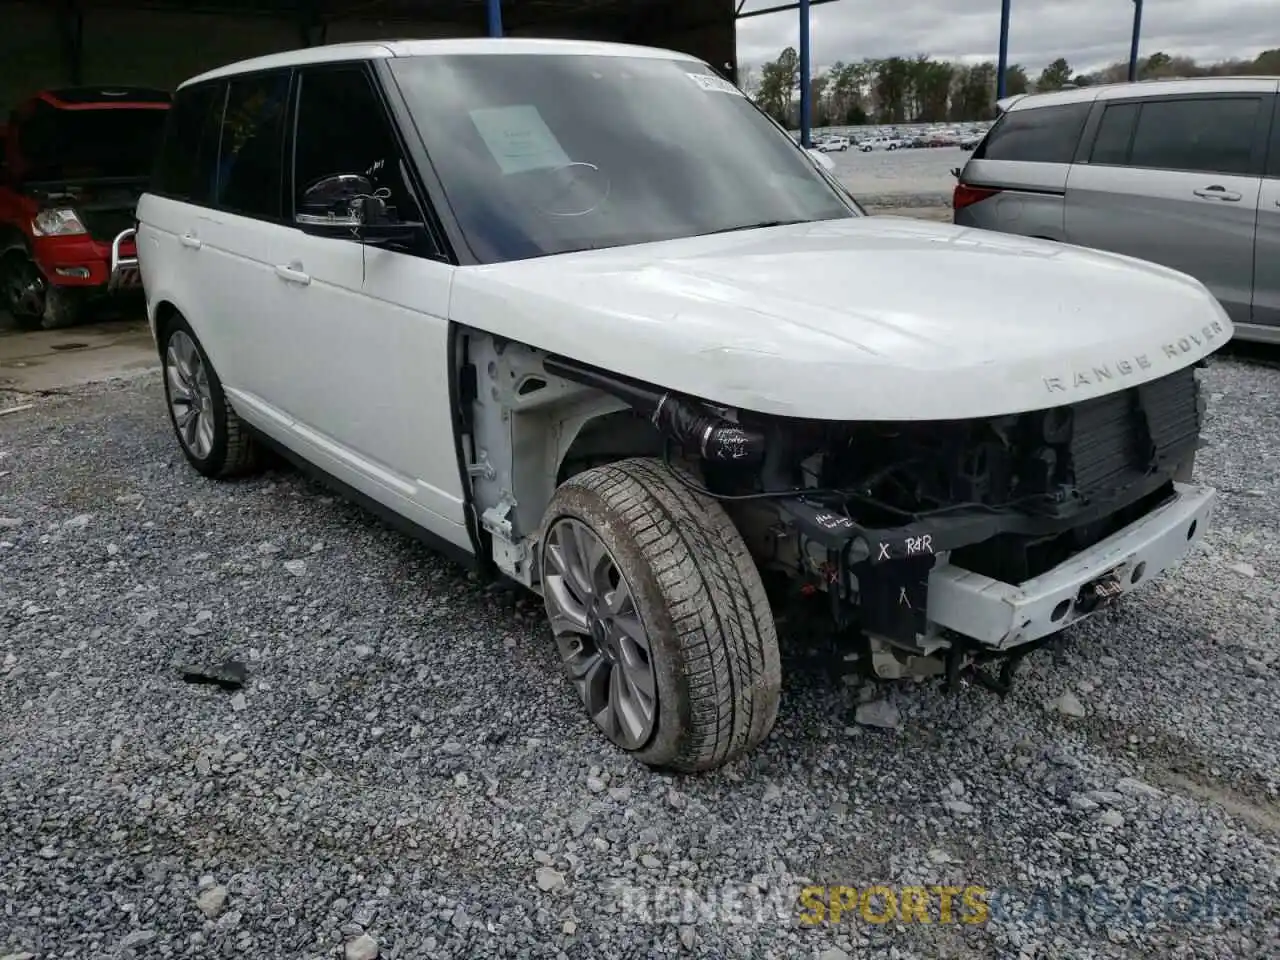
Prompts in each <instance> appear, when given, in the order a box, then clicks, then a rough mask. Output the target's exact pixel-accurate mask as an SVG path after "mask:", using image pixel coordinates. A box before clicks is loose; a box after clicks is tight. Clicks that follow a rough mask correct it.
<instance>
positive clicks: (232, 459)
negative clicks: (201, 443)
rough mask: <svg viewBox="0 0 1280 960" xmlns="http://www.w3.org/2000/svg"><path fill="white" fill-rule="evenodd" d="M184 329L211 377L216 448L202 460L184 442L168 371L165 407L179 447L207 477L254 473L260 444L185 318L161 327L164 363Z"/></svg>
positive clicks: (172, 318)
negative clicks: (171, 345) (175, 412)
mask: <svg viewBox="0 0 1280 960" xmlns="http://www.w3.org/2000/svg"><path fill="white" fill-rule="evenodd" d="M180 330H181V331H182V332H184V333H185V334H186V335H187V336H188V337H190V338H191V340H192V342H193V343H194V344H195V346H196V349H197V350H198V351H199V352H200V359H201V361H202V362H203V363H204V366H205V370H206V372H207V374H208V377H209V391H210V395H211V397H212V400H213V445H212V447H211V448H210V450H209V454H208V456H206V457H203V458H201V457H197V456H195V455H193V454H192V453H191V451H189V450H188V449H187V447H186V445H185V444H184V443H183V442H182V439H181V437H179V436H178V425H177V423H176V422H175V421H174V414H173V404H172V402H171V400H170V397H169V378H168V376H167V374H166V373H165V372H162V374H161V379H162V380H163V381H164V399H165V407H166V409H167V410H168V412H169V424H170V426H172V427H173V430H174V439H176V440H177V441H178V446H179V448H181V450H182V453H183V455H184V456H185V457H186V458H187V462H188V463H190V464H191V465H192V466H193V467H195V468H196V470H197V471H199V472H200V473H202V474H203V475H204V476H206V477H214V478H226V477H236V476H242V475H244V474H247V473H252V472H253V471H254V470H256V469H257V467H258V465H259V456H258V449H257V445H256V444H255V443H254V441H253V437H252V436H250V434H249V430H248V428H247V427H246V426H245V424H244V422H243V421H242V420H241V419H240V417H239V415H238V414H237V413H236V412H235V410H234V409H232V406H231V403H230V401H228V400H227V396H226V394H225V393H223V392H222V381H221V380H219V379H218V374H217V371H216V370H214V367H213V364H212V363H211V362H210V360H209V355H208V354H206V353H205V351H204V345H203V344H201V343H200V338H199V337H197V336H196V335H195V331H193V330H192V329H191V327H190V325H189V324H188V323H187V321H186V320H185V319H183V318H182V317H181V316H174V317H171V318H170V319H169V320H168V321H167V322H165V324H164V325H163V327H162V328H161V331H160V337H161V340H160V359H161V362H162V363H165V362H166V361H165V357H166V354H167V353H168V349H169V340H170V338H171V337H172V336H173V335H174V334H175V333H177V332H178V331H180ZM166 369H167V368H166Z"/></svg>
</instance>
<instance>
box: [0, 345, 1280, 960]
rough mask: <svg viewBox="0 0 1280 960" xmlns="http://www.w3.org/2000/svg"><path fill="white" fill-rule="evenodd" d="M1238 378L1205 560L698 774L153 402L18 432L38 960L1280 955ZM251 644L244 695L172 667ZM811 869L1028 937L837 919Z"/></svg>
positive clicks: (301, 485)
mask: <svg viewBox="0 0 1280 960" xmlns="http://www.w3.org/2000/svg"><path fill="white" fill-rule="evenodd" d="M1206 379H1207V384H1208V391H1209V392H1210V394H1211V396H1212V402H1211V408H1210V409H1211V422H1210V425H1209V430H1208V440H1209V447H1208V448H1207V449H1206V450H1205V451H1204V452H1203V453H1202V458H1201V463H1200V475H1201V477H1202V479H1204V480H1206V481H1208V482H1211V483H1214V484H1216V485H1217V486H1219V487H1220V489H1221V490H1222V500H1221V505H1220V512H1219V514H1218V519H1217V528H1216V529H1215V530H1214V531H1212V532H1211V533H1210V534H1209V535H1208V537H1207V539H1206V540H1205V542H1204V545H1203V548H1202V550H1201V551H1200V552H1199V555H1198V556H1196V557H1194V559H1193V561H1192V562H1190V563H1189V564H1187V565H1185V566H1184V567H1183V568H1182V569H1181V570H1180V571H1179V572H1178V573H1176V574H1175V575H1173V576H1171V577H1169V578H1168V579H1166V580H1165V581H1163V582H1161V583H1159V584H1158V585H1153V586H1151V587H1150V588H1148V589H1147V590H1146V591H1144V592H1141V593H1140V594H1139V595H1137V596H1136V597H1134V598H1132V599H1131V601H1130V602H1129V603H1128V604H1127V605H1125V606H1123V607H1121V608H1118V609H1117V610H1115V611H1114V612H1111V613H1109V614H1107V615H1105V616H1104V617H1102V618H1100V619H1097V620H1095V621H1093V622H1090V623H1088V624H1086V625H1083V626H1081V627H1079V628H1076V629H1075V630H1074V631H1073V632H1072V633H1071V634H1070V637H1069V643H1068V644H1066V645H1065V646H1064V648H1063V649H1062V650H1061V651H1060V652H1059V653H1058V654H1057V655H1056V656H1055V655H1051V654H1049V653H1047V652H1046V653H1040V654H1036V655H1035V656H1033V657H1032V658H1031V660H1030V661H1029V663H1028V665H1027V667H1026V668H1025V669H1024V671H1023V674H1022V681H1021V685H1020V686H1019V687H1018V688H1017V689H1016V690H1015V691H1014V693H1013V694H1012V695H1011V696H1010V697H1008V698H1007V699H1004V700H1001V699H999V698H997V697H995V696H994V695H992V694H990V693H987V692H984V691H981V690H978V689H973V688H970V689H967V690H965V691H963V692H962V693H960V694H957V695H946V694H944V693H942V692H940V691H938V690H936V689H934V688H933V687H928V686H923V685H917V686H902V687H886V688H884V689H882V690H880V691H869V692H868V693H865V694H864V693H861V692H860V691H858V690H856V689H852V688H850V687H848V686H846V685H844V684H842V683H839V682H837V681H834V680H833V679H832V678H831V677H829V676H828V675H826V674H825V673H823V672H822V671H821V670H818V669H816V668H814V667H811V666H807V665H806V661H803V660H801V659H797V658H792V659H791V661H790V662H789V664H788V665H789V671H788V673H787V675H786V688H785V693H784V698H785V699H784V703H783V708H782V713H781V717H780V720H779V724H778V727H777V729H776V731H775V733H774V734H773V736H772V737H771V738H770V739H769V740H768V741H767V742H766V743H765V745H764V747H763V748H762V749H761V750H760V751H758V752H757V753H756V754H754V755H753V756H752V757H750V758H748V759H747V760H745V761H743V762H741V763H739V764H738V765H736V766H735V767H732V768H730V769H726V770H723V771H720V772H718V773H716V774H713V775H709V776H704V777H700V778H676V777H669V776H659V775H655V774H653V773H651V772H649V771H647V770H646V769H644V768H641V767H639V766H637V765H635V764H632V763H630V762H628V761H627V760H625V759H623V758H622V757H621V756H619V754H617V753H616V752H614V751H613V750H612V749H611V748H609V747H608V746H606V745H605V744H604V743H603V742H602V741H601V740H600V739H598V738H597V737H596V735H595V734H594V733H593V732H592V727H591V725H590V723H589V721H588V719H587V718H586V717H585V716H583V715H582V714H581V712H580V709H579V707H578V705H577V703H576V701H575V699H574V698H573V695H572V693H571V692H570V690H569V688H568V686H567V684H565V683H564V682H563V681H562V680H561V678H560V675H559V672H558V666H557V663H556V661H555V659H554V657H553V653H552V648H551V643H550V640H549V636H548V634H547V632H546V631H545V629H544V626H543V624H542V622H541V617H540V611H539V609H538V608H537V607H535V606H534V605H533V604H531V603H529V602H528V601H527V600H524V599H518V598H516V597H515V596H514V595H512V594H509V593H506V592H505V591H501V590H496V589H486V588H484V587H482V586H480V585H478V584H476V583H474V582H472V581H471V580H470V579H468V577H467V575H465V574H464V573H462V572H460V571H459V570H458V569H457V568H455V567H454V566H452V565H450V564H449V563H447V562H445V561H443V560H441V559H439V558H438V557H436V556H435V555H433V554H431V553H430V552H428V551H427V550H426V549H424V548H422V547H420V546H418V545H417V544H415V543H413V542H411V541H409V540H407V539H405V538H403V537H401V536H399V535H398V534H395V533H393V532H391V531H389V530H387V529H385V528H384V527H382V526H381V525H380V524H379V523H378V522H376V521H375V520H373V519H371V518H370V517H369V516H367V515H366V514H364V513H362V512H361V511H360V510H358V509H357V508H355V507H352V506H350V505H347V504H345V503H343V502H342V501H340V500H336V499H334V498H333V497H331V496H329V495H328V494H327V493H326V492H325V491H323V490H322V489H320V488H318V487H316V486H314V485H313V484H311V483H310V482H308V481H305V480H303V479H301V478H300V477H298V476H297V475H295V474H293V473H291V472H283V471H281V472H273V473H270V474H268V475H266V476H264V477H261V478H257V479H252V480H248V481H242V482H237V483H232V484H217V483H213V482H210V481H206V480H204V479H202V478H200V477H198V476H197V475H196V474H195V473H194V472H193V471H191V470H190V469H189V468H188V467H187V466H186V464H185V462H184V461H182V460H181V457H180V456H179V454H178V451H177V446H176V444H175V442H174V441H173V440H172V439H171V437H170V434H169V430H168V425H167V423H166V421H165V419H164V412H163V406H162V400H161V391H160V388H159V385H158V384H157V383H156V382H154V378H151V377H148V378H146V379H144V380H139V381H135V382H132V383H117V384H113V385H100V386H96V387H90V388H83V389H79V390H76V391H72V392H71V393H69V394H67V395H59V396H52V397H41V398H37V399H36V400H35V401H34V402H35V403H36V407H35V408H34V409H31V410H26V411H21V412H17V413H13V414H10V415H7V416H3V417H0V518H2V519H0V704H2V705H3V711H2V712H0V957H5V956H6V955H7V954H13V953H16V954H18V955H19V956H22V957H27V956H28V955H33V956H34V957H36V958H39V960H46V958H55V957H66V958H70V957H77V958H81V957H83V958H95V960H96V958H107V957H112V958H113V957H132V956H136V957H140V958H142V957H146V958H152V957H171V956H227V957H230V956H253V957H263V958H292V957H305V958H311V957H317V958H319V957H344V956H346V957H349V958H369V957H372V956H374V953H375V950H380V956H382V957H384V958H387V957H403V958H418V957H423V958H435V957H466V958H471V957H484V956H528V957H561V956H567V957H583V958H604V957H641V956H667V955H686V956H708V957H752V956H758V957H781V956H798V957H813V956H822V957H824V958H827V960H838V958H840V957H846V956H848V957H861V956H875V957H897V958H902V960H906V958H912V957H919V958H933V957H970V956H972V957H988V956H1001V957H1004V956H1008V957H1017V956H1025V957H1054V958H1059V957H1060V958H1092V957H1156V956H1161V957H1163V956H1174V957H1186V958H1197V960H1198V958H1209V957H1266V956H1272V957H1274V956H1277V955H1280V913H1278V912H1277V902H1280V897H1278V894H1280V718H1278V716H1277V710H1276V706H1277V697H1276V685H1277V680H1278V679H1280V629H1278V628H1277V611H1278V610H1280V589H1278V587H1277V584H1278V583H1280V523H1278V522H1277V518H1278V516H1280V507H1278V506H1277V505H1278V504H1280V369H1276V368H1274V367H1270V366H1267V365H1263V364H1259V363H1257V362H1255V361H1254V360H1251V359H1243V360H1242V359H1226V360H1223V361H1221V362H1219V363H1217V364H1215V365H1214V366H1213V367H1212V368H1211V369H1210V370H1209V371H1207V376H1206ZM10 399H12V398H4V397H3V395H0V407H4V406H8V405H9V400H10ZM232 654H234V655H237V656H239V657H242V658H243V659H244V660H245V661H246V662H247V664H248V667H249V671H250V681H249V685H248V686H247V688H246V689H245V690H244V691H243V692H242V694H241V695H233V694H231V693H229V692H224V691H221V690H218V689H216V688H212V687H205V686H192V685H187V684H184V683H182V682H181V681H180V680H179V679H178V677H177V675H176V673H175V672H174V669H173V664H174V662H175V661H183V660H191V659H204V660H215V659H217V658H219V657H222V656H226V655H232ZM886 692H887V694H888V698H889V701H890V704H891V705H892V706H893V707H895V708H896V709H897V712H898V715H899V720H900V724H899V726H898V728H897V729H896V730H892V731H885V730H876V729H868V728H863V727H858V726H855V725H853V724H852V720H851V710H852V708H853V706H854V705H855V704H856V703H857V702H858V701H859V700H860V699H867V698H879V697H881V696H883V695H884V694H885V693H886ZM1068 693H1070V694H1072V697H1066V698H1064V694H1068ZM1073 698H1074V701H1075V702H1073ZM1051 705H1052V706H1051ZM1077 705H1078V706H1079V707H1080V708H1081V709H1080V710H1076V709H1075V708H1076V706H1077ZM1064 709H1065V710H1066V711H1067V712H1066V713H1064V712H1063V710H1064ZM890 712H891V711H890ZM1069 713H1083V714H1084V715H1083V716H1078V717H1077V716H1070V715H1068V714H1069ZM809 882H812V883H817V884H824V885H849V886H854V887H858V888H865V887H866V886H867V885H870V884H874V883H883V884H890V885H903V884H925V885H933V884H947V885H954V886H956V887H964V886H968V885H979V886H982V887H985V888H987V889H988V890H989V891H991V892H990V893H989V894H988V902H989V903H990V904H991V906H992V917H991V919H990V920H989V921H988V922H987V923H983V924H963V923H956V922H952V923H940V922H936V921H937V919H938V913H937V907H936V902H935V906H934V907H933V917H934V919H935V922H933V923H931V924H928V925H925V924H921V923H908V924H903V923H896V922H895V923H888V924H876V923H872V922H868V921H867V920H865V919H863V918H860V917H858V916H857V914H856V913H855V914H854V916H853V917H849V916H846V917H845V918H844V919H843V920H842V921H841V922H840V923H838V924H824V925H820V926H817V927H806V926H804V925H803V924H801V923H799V922H797V919H796V918H797V916H798V909H797V907H796V904H795V902H794V899H793V898H794V896H795V890H796V889H797V888H798V887H799V886H800V885H803V884H805V883H809ZM677 885H685V886H687V887H688V888H689V889H691V890H692V891H694V892H695V893H696V895H697V897H698V898H700V901H692V902H689V903H688V904H687V905H686V909H685V911H684V913H683V915H682V911H681V909H680V908H679V903H678V901H676V900H675V899H674V898H672V897H669V896H668V897H660V896H659V893H660V892H661V891H663V890H666V889H668V888H671V887H674V886H677ZM1144 890H1145V891H1146V893H1145V897H1142V896H1140V895H1141V894H1142V892H1143V891H1144ZM1171 891H1172V892H1171ZM1175 893H1176V895H1175ZM731 895H732V896H731ZM1064 897H1069V898H1070V899H1069V900H1064V899H1063V898H1064ZM1135 898H1137V899H1135ZM699 902H700V903H701V905H702V907H703V908H704V909H703V911H702V912H699V910H698V909H697V907H698V906H699ZM712 906H714V907H716V909H715V910H712V909H711V907H712ZM958 909H959V908H958V906H957V911H958Z"/></svg>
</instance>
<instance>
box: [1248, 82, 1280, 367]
mask: <svg viewBox="0 0 1280 960" xmlns="http://www.w3.org/2000/svg"><path fill="white" fill-rule="evenodd" d="M1252 321H1253V323H1255V324H1257V325H1258V326H1259V327H1260V328H1261V329H1259V330H1256V331H1252V335H1254V336H1257V337H1258V338H1259V339H1265V340H1268V341H1273V342H1280V96H1277V97H1276V102H1275V109H1274V110H1273V112H1272V121H1271V149H1270V150H1269V151H1268V154H1267V168H1266V174H1265V176H1263V178H1262V191H1261V193H1260V195H1259V198H1258V235H1257V242H1256V244H1255V249H1254V261H1253V318H1252Z"/></svg>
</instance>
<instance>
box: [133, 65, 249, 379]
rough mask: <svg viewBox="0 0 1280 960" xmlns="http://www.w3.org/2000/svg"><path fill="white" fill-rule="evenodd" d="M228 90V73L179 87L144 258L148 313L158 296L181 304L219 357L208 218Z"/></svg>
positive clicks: (149, 204) (146, 212) (151, 191)
mask: <svg viewBox="0 0 1280 960" xmlns="http://www.w3.org/2000/svg"><path fill="white" fill-rule="evenodd" d="M226 97H227V85H226V82H225V81H215V82H213V83H202V84H198V85H196V86H188V87H183V88H182V89H181V90H179V91H178V93H177V95H176V96H175V97H174V101H173V107H172V108H171V110H170V113H169V117H168V120H167V123H166V126H165V133H164V139H163V140H162V142H161V146H160V151H159V156H158V158H157V161H156V165H155V169H154V170H153V171H152V177H151V182H150V184H149V185H148V187H147V192H146V193H145V194H144V195H143V197H142V199H141V200H140V201H139V203H138V235H137V247H138V265H139V268H140V269H141V271H142V282H143V289H144V290H145V291H146V295H147V302H148V305H149V308H150V309H149V310H148V313H149V315H150V316H151V318H152V320H154V305H155V304H156V303H158V302H160V301H165V302H167V303H172V304H174V305H175V306H176V307H177V308H178V310H179V312H181V313H182V315H183V316H184V317H186V318H187V322H189V323H190V324H191V326H192V329H194V330H195V331H196V335H197V336H198V337H200V339H201V342H202V343H204V345H205V349H206V350H207V351H210V355H211V356H215V357H216V356H217V354H216V353H214V352H213V351H214V345H213V344H212V343H208V342H205V333H206V331H210V329H211V319H212V317H213V316H214V315H215V313H216V304H217V299H216V296H215V295H216V293H217V289H216V287H215V286H214V285H213V284H212V283H210V282H209V281H208V278H207V276H206V273H205V270H204V267H203V264H204V258H203V241H202V240H201V239H200V233H201V229H200V224H201V222H202V221H203V219H204V217H205V215H206V212H207V209H208V206H209V204H211V203H212V202H213V192H214V186H215V184H214V180H215V177H216V173H217V164H218V136H219V132H220V130H221V127H222V110H223V106H224V104H225V101H226ZM153 332H154V331H153ZM216 364H217V361H216V360H215V365H216ZM217 369H218V370H219V371H221V370H222V367H221V366H220V365H217Z"/></svg>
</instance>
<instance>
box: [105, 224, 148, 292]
mask: <svg viewBox="0 0 1280 960" xmlns="http://www.w3.org/2000/svg"><path fill="white" fill-rule="evenodd" d="M137 235H138V231H137V230H134V229H132V228H130V229H128V230H121V231H120V232H119V233H118V234H116V238H115V239H114V240H112V241H111V277H110V279H109V280H108V281H107V289H108V290H112V291H114V290H121V289H128V288H130V287H139V286H141V285H142V273H141V271H140V270H139V269H138V255H137V247H136V243H137V240H136V238H137ZM129 240H133V241H134V243H135V248H134V255H133V256H132V257H125V256H122V255H121V253H120V248H121V247H122V246H123V245H124V244H125V243H126V242H127V241H129Z"/></svg>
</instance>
